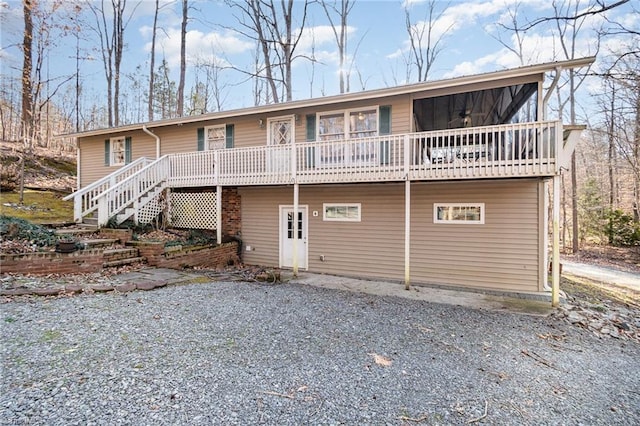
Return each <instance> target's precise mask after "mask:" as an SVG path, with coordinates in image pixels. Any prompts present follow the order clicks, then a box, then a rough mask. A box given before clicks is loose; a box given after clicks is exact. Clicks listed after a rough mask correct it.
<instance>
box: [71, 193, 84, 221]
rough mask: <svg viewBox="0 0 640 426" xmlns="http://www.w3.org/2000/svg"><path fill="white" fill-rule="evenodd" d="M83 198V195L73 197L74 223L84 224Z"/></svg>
mask: <svg viewBox="0 0 640 426" xmlns="http://www.w3.org/2000/svg"><path fill="white" fill-rule="evenodd" d="M82 198H83V195H76V196H75V197H73V221H74V222H76V223H80V222H82Z"/></svg>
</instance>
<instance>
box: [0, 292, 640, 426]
mask: <svg viewBox="0 0 640 426" xmlns="http://www.w3.org/2000/svg"><path fill="white" fill-rule="evenodd" d="M0 337H1V342H2V343H1V345H0V363H1V364H0V365H1V368H2V370H1V374H2V379H1V389H0V422H2V424H11V425H16V424H47V425H72V424H83V425H86V424H109V425H113V424H135V425H158V424H168V425H169V424H170V425H176V424H189V425H200V424H207V425H208V424H243V425H244V424H278V425H284V424H296V425H298V424H376V425H378V424H418V423H420V424H468V423H475V424H518V425H520V424H536V425H538V424H569V425H571V424H603V425H604V424H606V425H611V424H629V425H631V424H640V374H639V372H640V344H638V343H637V342H633V341H620V340H616V339H610V338H598V337H597V336H595V335H593V334H591V333H590V332H588V331H585V330H583V329H579V328H576V327H572V326H571V325H569V324H568V323H566V322H564V321H561V320H558V319H554V318H541V317H530V316H521V315H515V314H506V313H496V312H488V311H480V310H472V309H467V308H461V307H456V306H449V305H438V304H429V303H425V302H419V301H412V300H407V299H399V298H393V297H377V296H370V295H365V294H355V293H348V292H341V291H334V290H326V289H321V288H314V287H306V286H300V285H295V284H281V285H276V286H268V285H260V284H246V283H230V282H217V283H211V284H190V285H184V286H173V287H166V288H163V289H158V290H154V291H151V292H134V293H127V294H117V293H107V294H95V295H82V296H74V297H61V298H56V299H44V298H31V299H27V300H22V301H18V300H15V301H12V302H7V303H4V304H2V305H0Z"/></svg>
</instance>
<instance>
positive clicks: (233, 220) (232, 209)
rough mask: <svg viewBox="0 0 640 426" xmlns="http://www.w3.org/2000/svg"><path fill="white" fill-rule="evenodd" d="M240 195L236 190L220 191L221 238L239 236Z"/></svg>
mask: <svg viewBox="0 0 640 426" xmlns="http://www.w3.org/2000/svg"><path fill="white" fill-rule="evenodd" d="M240 201H241V200H240V194H238V190H237V189H236V188H223V189H222V236H223V237H237V236H238V235H240V229H241V226H240V225H241V216H240V208H241V202H240Z"/></svg>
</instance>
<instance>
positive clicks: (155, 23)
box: [147, 0, 160, 121]
mask: <svg viewBox="0 0 640 426" xmlns="http://www.w3.org/2000/svg"><path fill="white" fill-rule="evenodd" d="M159 12H160V0H156V7H155V9H154V13H153V29H152V32H151V58H150V60H149V98H148V104H147V107H148V113H149V121H153V84H154V77H155V66H156V32H157V30H158V13H159Z"/></svg>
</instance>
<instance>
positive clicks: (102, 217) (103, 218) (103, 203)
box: [98, 195, 109, 227]
mask: <svg viewBox="0 0 640 426" xmlns="http://www.w3.org/2000/svg"><path fill="white" fill-rule="evenodd" d="M107 210H108V203H107V197H106V195H103V196H102V197H100V198H98V227H101V226H105V225H106V224H107V222H109V212H108V211H107Z"/></svg>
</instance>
